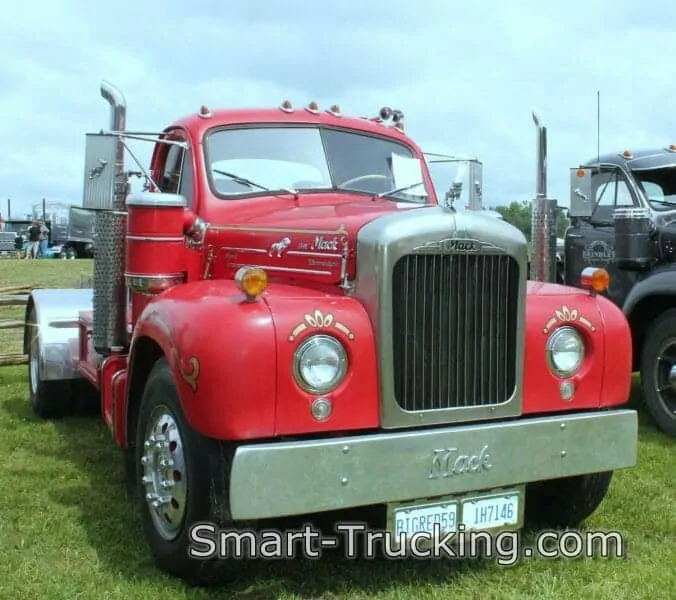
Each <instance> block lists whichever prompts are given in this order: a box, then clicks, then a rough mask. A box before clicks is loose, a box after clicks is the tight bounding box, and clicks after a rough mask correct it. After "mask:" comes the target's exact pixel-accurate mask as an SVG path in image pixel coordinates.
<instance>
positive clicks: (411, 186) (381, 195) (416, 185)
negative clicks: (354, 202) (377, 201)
mask: <svg viewBox="0 0 676 600" xmlns="http://www.w3.org/2000/svg"><path fill="white" fill-rule="evenodd" d="M421 185H425V182H424V181H419V182H418V183H412V184H410V185H405V186H403V187H398V188H394V189H393V190H388V191H387V192H381V193H380V194H374V196H373V197H374V198H384V197H385V196H392V195H393V194H398V193H399V192H405V191H407V190H412V189H413V188H417V187H419V186H421ZM425 196H427V194H425Z"/></svg>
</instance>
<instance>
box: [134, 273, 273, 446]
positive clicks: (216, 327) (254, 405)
mask: <svg viewBox="0 0 676 600" xmlns="http://www.w3.org/2000/svg"><path fill="white" fill-rule="evenodd" d="M148 338H149V339H151V340H153V341H154V342H155V343H156V344H157V345H158V346H159V347H160V348H161V350H162V353H163V354H164V356H165V357H166V359H167V361H168V362H169V366H170V367H171V370H172V372H173V374H174V379H175V381H176V385H177V388H178V393H179V396H180V399H181V403H182V406H183V410H184V412H185V416H186V418H187V419H188V421H189V422H190V424H191V425H192V427H193V428H194V429H195V430H197V431H199V432H200V433H202V434H203V435H205V436H209V437H214V438H219V439H230V440H240V439H252V438H264V437H270V436H272V435H273V434H274V425H275V395H276V389H275V387H276V380H277V365H276V352H275V348H276V346H277V342H276V337H275V330H274V324H273V321H272V316H271V314H270V310H269V308H268V305H267V304H266V303H265V302H264V301H263V300H259V301H257V302H246V301H245V299H244V296H243V294H242V293H241V292H240V291H239V290H238V289H237V288H236V286H235V284H234V282H232V281H199V282H195V283H190V284H186V285H182V286H177V287H175V288H173V289H170V290H167V291H166V292H164V293H163V294H162V295H161V296H159V297H157V299H155V300H154V301H152V302H151V303H150V304H148V306H147V307H146V308H145V310H144V311H143V312H142V313H141V315H140V317H139V319H138V321H137V324H136V327H135V328H134V338H133V340H132V346H131V357H132V367H131V368H132V370H133V369H134V365H135V364H137V361H136V359H135V349H136V346H137V345H139V341H140V340H142V339H148ZM133 376H134V374H133V372H132V377H133Z"/></svg>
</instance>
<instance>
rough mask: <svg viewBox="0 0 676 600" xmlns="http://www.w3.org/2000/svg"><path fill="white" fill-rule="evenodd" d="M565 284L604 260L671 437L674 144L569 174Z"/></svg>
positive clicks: (675, 306)
mask: <svg viewBox="0 0 676 600" xmlns="http://www.w3.org/2000/svg"><path fill="white" fill-rule="evenodd" d="M568 216H569V218H570V227H569V228H568V230H567V232H566V235H565V241H564V283H566V284H567V285H573V286H579V284H580V280H579V274H580V272H581V270H582V269H583V268H585V267H589V266H594V267H604V268H605V269H606V270H607V271H608V273H609V274H610V285H609V287H608V290H607V291H606V292H604V295H605V296H607V297H608V298H609V299H611V300H612V301H614V302H615V303H616V304H617V305H619V306H620V307H622V309H623V310H624V313H625V315H626V316H627V318H628V320H629V323H630V326H631V330H632V336H633V359H634V370H635V371H639V372H640V374H641V384H642V387H643V393H644V399H645V403H646V405H647V408H648V410H649V412H650V414H651V416H652V418H653V420H654V421H655V423H656V424H657V426H658V427H659V428H660V429H662V430H663V431H664V432H666V433H667V434H669V435H671V436H674V437H676V145H671V146H668V147H666V148H660V149H656V150H641V151H630V150H626V151H624V152H618V153H615V154H606V155H601V156H598V157H597V158H595V159H592V160H590V161H588V162H586V163H585V164H583V165H581V166H580V167H577V168H573V169H571V173H570V210H569V215H568Z"/></svg>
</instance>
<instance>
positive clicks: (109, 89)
mask: <svg viewBox="0 0 676 600" xmlns="http://www.w3.org/2000/svg"><path fill="white" fill-rule="evenodd" d="M101 96H103V98H104V99H105V100H107V101H108V103H109V104H110V129H111V132H112V135H111V133H108V134H107V135H106V134H95V135H96V136H97V137H98V139H99V142H98V145H99V148H98V149H99V154H98V163H99V166H98V167H96V168H94V169H90V170H89V172H88V175H87V173H86V174H85V202H84V205H85V208H91V209H93V210H95V211H96V217H95V231H96V234H95V240H94V242H95V243H94V283H93V288H94V290H93V296H94V331H93V342H94V347H95V349H96V351H97V352H98V353H100V354H102V355H104V356H105V355H108V354H110V353H111V352H112V351H116V350H121V349H124V348H126V347H127V346H128V333H127V287H126V282H125V234H126V229H127V215H126V212H125V199H126V197H127V192H128V182H127V175H126V172H125V169H124V151H125V146H124V143H123V141H122V139H121V137H120V136H119V135H115V133H116V132H123V131H125V128H126V117H127V103H126V101H125V98H124V96H123V95H122V92H120V90H118V89H117V88H116V87H115V86H114V85H112V84H110V83H108V82H106V81H103V82H102V83H101ZM89 141H93V140H88V142H89ZM93 146H94V144H92V147H93ZM92 149H93V150H96V149H97V148H92ZM88 151H89V149H88ZM101 155H103V156H101ZM92 158H93V157H88V162H90V163H91V160H92ZM109 162H110V163H112V164H111V165H110V167H111V168H110V169H109V170H108V171H107V173H106V175H107V178H108V183H109V185H107V186H106V187H105V190H104V192H103V193H101V190H99V193H98V194H94V193H92V192H91V191H90V193H89V194H88V193H87V179H89V180H92V178H94V179H96V178H99V177H100V174H101V172H102V171H103V170H105V167H106V166H107V165H108V163H109ZM96 169H99V171H98V173H94V171H96ZM104 179H105V178H104ZM88 204H89V206H87V205H88Z"/></svg>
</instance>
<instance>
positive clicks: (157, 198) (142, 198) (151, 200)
mask: <svg viewBox="0 0 676 600" xmlns="http://www.w3.org/2000/svg"><path fill="white" fill-rule="evenodd" d="M126 205H127V206H141V207H150V208H185V207H186V206H188V201H187V200H186V198H185V196H182V195H180V194H167V193H164V192H136V193H134V194H129V196H127V201H126Z"/></svg>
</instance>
